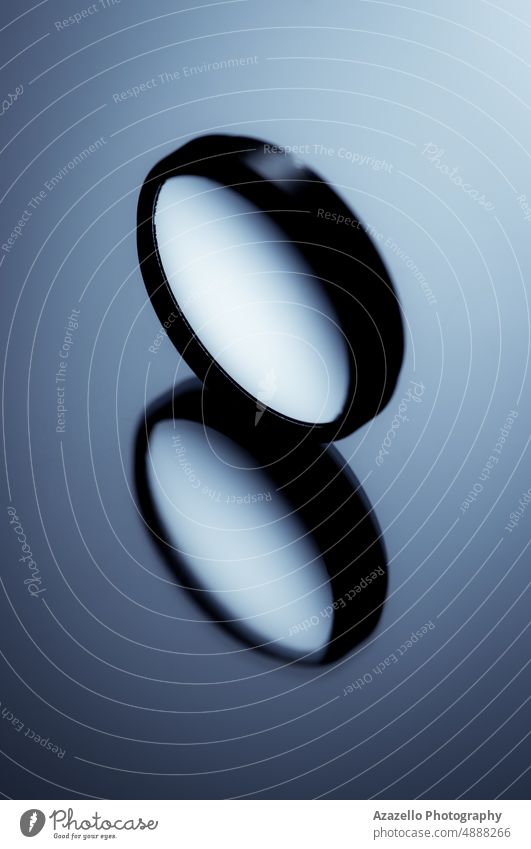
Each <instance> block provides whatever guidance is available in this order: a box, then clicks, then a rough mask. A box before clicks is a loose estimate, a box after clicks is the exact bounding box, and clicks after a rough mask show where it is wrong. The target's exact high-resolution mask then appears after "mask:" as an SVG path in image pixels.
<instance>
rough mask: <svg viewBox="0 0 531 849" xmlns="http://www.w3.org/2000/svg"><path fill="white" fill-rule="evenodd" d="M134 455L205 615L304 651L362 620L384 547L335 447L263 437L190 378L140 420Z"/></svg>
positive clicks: (153, 524) (370, 617)
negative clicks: (241, 424) (228, 414)
mask: <svg viewBox="0 0 531 849" xmlns="http://www.w3.org/2000/svg"><path fill="white" fill-rule="evenodd" d="M210 400H213V403H212V410H211V409H210V408H209V403H210ZM146 430H147V433H146ZM137 460H138V470H137V472H138V473H137V482H138V485H139V491H140V495H141V509H142V515H143V516H144V517H145V518H146V522H147V524H148V525H149V527H150V528H151V530H152V531H153V533H154V537H155V539H156V540H157V543H158V544H159V545H160V546H161V548H162V550H163V552H164V555H165V557H166V559H167V560H168V561H169V563H170V565H171V566H172V568H173V570H174V572H175V574H176V576H177V578H178V582H179V584H181V585H182V586H185V587H186V588H187V589H188V590H190V591H192V592H193V594H194V595H195V597H196V599H197V601H198V602H199V603H200V604H201V605H203V607H206V608H207V610H208V612H209V613H210V615H211V618H212V620H213V621H215V622H222V623H223V624H224V625H226V626H227V627H229V628H230V629H231V630H232V632H233V633H236V634H237V635H238V636H239V637H241V638H243V639H244V640H245V641H246V642H247V643H250V644H252V645H253V646H260V647H262V648H266V649H267V650H268V651H270V652H271V651H272V652H274V653H276V654H278V655H280V656H282V657H284V658H289V659H292V660H293V659H294V660H305V661H309V662H320V661H323V660H330V659H333V658H334V657H337V656H339V655H340V654H341V653H343V652H344V651H346V650H347V649H348V648H350V647H352V645H354V644H355V643H356V642H358V641H359V640H360V639H362V638H363V637H364V636H366V635H367V634H368V633H369V632H370V630H371V629H372V627H373V626H374V624H375V622H376V621H377V619H378V617H379V615H380V612H381V606H382V604H383V600H384V597H385V591H386V586H387V572H386V565H385V555H384V551H383V547H382V543H381V540H380V533H379V530H378V527H377V525H376V523H375V522H374V521H373V519H372V518H371V515H370V505H368V502H367V501H366V499H365V496H364V494H363V491H362V490H361V488H360V486H359V484H358V482H357V481H356V480H355V478H354V477H353V475H351V473H350V472H349V471H348V470H347V469H345V468H343V464H342V462H341V460H340V457H339V455H338V454H337V452H335V450H334V449H331V448H323V447H322V446H320V445H318V444H316V443H315V442H314V441H310V444H309V445H305V444H300V445H299V446H297V447H295V448H293V446H292V445H290V447H289V448H287V446H286V445H283V444H282V442H279V441H278V440H275V438H274V436H272V437H271V440H270V442H268V443H267V444H264V443H263V441H262V440H259V439H258V438H257V437H256V430H255V429H254V428H253V429H251V431H250V432H247V433H246V432H243V431H241V430H239V429H238V426H237V423H235V422H231V421H230V419H229V418H227V417H226V415H225V414H224V413H223V411H220V409H219V405H218V404H217V403H216V398H215V396H208V395H207V394H206V393H204V392H203V391H202V390H201V389H200V388H198V384H197V382H196V381H193V383H192V384H188V385H187V386H186V387H185V388H184V389H182V390H180V392H179V393H178V394H177V396H176V397H175V398H171V399H167V398H165V399H163V400H162V402H161V403H159V404H158V405H156V406H155V409H154V411H152V412H150V413H149V414H148V417H147V423H145V422H144V421H143V422H142V425H141V427H140V430H139V441H138V450H137ZM371 575H372V577H371Z"/></svg>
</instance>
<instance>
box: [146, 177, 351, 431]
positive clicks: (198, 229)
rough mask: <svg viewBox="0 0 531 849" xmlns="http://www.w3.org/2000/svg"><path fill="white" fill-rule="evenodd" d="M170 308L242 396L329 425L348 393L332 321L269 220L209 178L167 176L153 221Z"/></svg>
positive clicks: (342, 350)
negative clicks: (169, 292)
mask: <svg viewBox="0 0 531 849" xmlns="http://www.w3.org/2000/svg"><path fill="white" fill-rule="evenodd" d="M154 227H155V232H156V239H157V247H158V252H159V256H160V259H161V262H162V265H163V267H164V271H165V274H166V277H167V279H168V282H169V284H170V286H171V289H172V292H173V294H174V296H175V299H176V300H177V303H178V304H179V306H180V307H181V309H182V310H183V312H184V314H185V316H186V318H187V320H188V323H189V324H190V326H191V327H192V330H193V331H194V332H195V333H196V334H197V336H198V337H199V339H200V340H201V342H202V343H203V345H204V347H205V348H206V349H207V350H208V352H209V354H210V355H211V356H212V357H213V358H214V359H216V360H217V362H218V363H219V364H220V365H221V367H222V368H223V369H225V371H226V372H227V373H228V374H229V375H230V376H231V377H232V379H233V380H235V381H236V382H237V383H239V384H240V386H242V387H243V389H245V390H246V391H247V392H248V393H249V394H251V395H252V396H253V397H255V398H257V400H258V401H259V402H261V403H263V404H264V405H267V406H269V407H272V408H273V409H274V410H276V411H277V412H279V413H281V414H282V415H285V416H289V417H291V418H294V419H297V420H299V421H302V422H307V423H311V424H314V423H315V424H320V423H327V422H331V421H334V420H335V419H336V418H338V417H339V416H340V415H341V413H342V412H343V410H344V407H345V405H346V403H347V398H348V393H349V381H350V371H349V361H348V348H347V344H346V342H345V339H344V336H343V334H342V332H341V330H340V328H339V326H338V316H337V314H336V312H335V310H334V308H333V306H332V304H331V302H330V300H329V298H328V296H327V294H326V292H325V291H324V288H323V286H322V285H321V283H320V281H319V280H316V279H315V278H314V276H313V275H312V271H311V269H310V267H309V266H308V265H307V264H306V262H305V260H304V259H303V257H302V255H301V253H300V252H299V251H298V250H297V248H296V247H295V246H294V245H292V244H291V243H290V242H289V240H287V237H286V235H285V234H284V233H283V231H282V230H281V229H280V227H278V226H277V225H276V224H275V223H274V222H273V221H272V220H271V218H270V217H269V216H268V215H266V214H265V213H263V212H261V211H259V210H258V209H257V207H255V206H254V205H253V204H252V203H251V202H250V201H249V200H247V199H245V198H244V197H242V196H241V195H240V194H238V193H237V192H236V191H234V190H233V189H230V188H226V187H223V186H220V185H219V184H218V183H216V182H215V181H214V180H212V179H209V178H206V177H196V176H189V175H185V176H179V177H171V178H170V179H168V180H166V182H165V183H164V184H163V185H162V188H161V190H160V193H159V195H158V199H157V204H156V210H155V215H154Z"/></svg>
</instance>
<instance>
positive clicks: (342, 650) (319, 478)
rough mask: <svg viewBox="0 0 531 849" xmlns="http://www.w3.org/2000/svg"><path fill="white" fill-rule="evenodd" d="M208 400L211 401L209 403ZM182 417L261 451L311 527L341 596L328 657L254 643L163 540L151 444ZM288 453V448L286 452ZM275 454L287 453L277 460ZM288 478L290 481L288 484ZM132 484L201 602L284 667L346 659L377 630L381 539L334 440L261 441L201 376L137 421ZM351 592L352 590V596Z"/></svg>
mask: <svg viewBox="0 0 531 849" xmlns="http://www.w3.org/2000/svg"><path fill="white" fill-rule="evenodd" d="M209 399H210V401H211V402H212V403H209ZM180 418H184V419H189V420H193V421H197V422H200V423H206V424H207V426H208V427H212V428H214V429H216V430H218V431H219V432H221V433H223V434H224V435H226V436H228V437H229V438H230V439H233V440H235V441H236V442H238V444H240V445H241V446H242V447H243V448H244V449H246V450H247V451H249V453H250V454H251V455H252V456H254V457H256V459H257V463H258V464H262V463H263V465H264V466H267V472H268V474H269V475H270V476H271V479H272V481H273V483H274V484H275V485H276V486H278V488H279V489H281V490H282V493H283V495H284V496H285V497H286V498H287V499H288V501H289V502H290V503H291V504H292V505H293V506H294V508H295V509H297V512H298V515H299V518H300V519H301V520H302V521H303V522H304V524H305V526H306V527H307V528H308V530H309V531H310V532H311V533H312V535H313V537H314V538H315V540H316V543H317V545H318V547H319V549H320V551H321V552H322V555H323V560H324V562H325V565H326V568H327V570H328V574H329V577H330V583H331V588H332V594H333V597H334V600H335V601H336V602H337V610H335V611H334V613H333V628H332V635H331V638H330V641H329V644H328V647H327V650H326V652H325V653H324V655H319V656H318V657H317V658H316V659H314V658H312V656H311V654H310V655H308V656H307V657H305V658H303V659H302V660H296V659H293V658H289V657H288V656H286V655H285V654H284V653H283V652H282V651H281V650H280V651H279V650H275V648H274V647H271V648H269V647H268V646H267V645H266V646H257V645H256V643H255V642H253V640H252V638H251V637H250V636H249V635H247V633H246V631H245V630H244V629H241V628H238V627H237V626H236V625H233V624H232V623H231V622H230V620H229V621H226V620H225V619H224V618H223V615H222V614H221V613H220V610H219V609H218V607H217V605H216V603H215V601H213V600H212V597H211V596H210V594H209V593H208V592H207V591H204V590H202V591H198V590H197V589H196V588H195V587H194V586H193V584H191V583H190V578H189V574H188V570H187V569H186V566H185V565H184V564H183V562H182V561H181V560H180V558H179V556H178V553H177V552H176V551H175V549H174V548H173V547H172V546H171V545H170V544H169V543H168V542H166V541H165V537H166V532H165V530H164V527H163V525H162V523H161V521H160V519H159V517H158V514H157V511H156V508H155V506H154V503H153V500H152V498H151V495H150V489H149V484H148V478H147V471H148V462H149V457H148V443H149V436H150V433H151V430H152V428H153V426H154V425H155V424H156V423H157V422H160V421H163V420H166V419H169V420H175V419H180ZM284 452H287V454H286V456H284ZM275 457H277V458H278V457H281V458H282V459H281V460H275ZM286 481H292V483H291V484H289V485H286ZM135 484H136V489H137V494H138V499H139V508H140V514H141V516H142V518H143V521H144V522H145V524H146V525H147V527H148V529H149V531H150V532H151V536H152V539H153V541H154V543H155V546H156V548H157V550H158V551H159V552H160V553H161V554H162V556H163V559H164V560H165V562H166V563H167V565H168V566H169V567H170V570H171V571H172V572H173V574H174V575H175V576H176V578H177V580H178V581H179V583H180V584H181V585H182V586H183V587H185V588H186V589H187V590H188V591H189V592H190V593H191V594H192V596H193V597H194V598H195V600H196V602H197V603H198V605H199V606H200V607H201V608H202V609H203V610H204V611H206V612H207V614H208V615H209V616H210V617H211V618H213V619H214V620H215V621H216V622H219V624H220V625H221V626H222V627H225V628H227V629H228V630H229V631H230V632H231V633H232V634H233V635H234V636H235V637H237V639H238V640H240V641H243V642H244V644H246V645H248V646H250V647H252V648H255V649H257V650H260V651H266V652H267V653H268V654H271V655H274V656H275V657H276V658H277V659H278V658H279V657H282V658H283V659H284V661H285V663H286V664H287V665H290V664H291V663H297V664H299V663H303V664H313V665H315V664H319V665H321V664H325V663H331V662H334V661H336V660H338V659H339V658H340V657H343V656H344V655H345V654H347V653H348V652H349V651H350V650H352V649H353V648H355V647H356V646H357V645H359V643H360V642H362V641H363V640H364V639H366V638H367V637H368V636H369V635H370V633H371V632H372V631H373V629H374V628H375V626H376V624H377V622H378V620H379V619H380V616H381V613H382V610H383V606H384V603H385V597H386V594H387V586H388V575H387V557H386V552H385V546H384V542H383V537H382V533H381V530H380V527H379V525H378V522H377V520H376V518H375V516H374V513H373V511H372V507H371V505H370V502H369V500H368V498H367V496H366V494H365V492H364V490H363V488H362V486H361V484H360V483H359V481H358V480H357V478H356V476H355V475H354V473H353V472H352V470H351V469H350V467H349V466H348V465H347V464H345V461H344V459H343V458H342V457H341V455H340V453H339V452H338V451H337V450H336V449H335V447H334V446H330V445H328V446H323V445H320V444H319V443H317V442H316V441H315V440H310V441H309V440H305V441H304V442H303V443H301V445H300V446H299V448H296V449H293V446H292V445H288V444H286V443H285V441H284V439H282V438H280V437H279V438H278V440H277V442H276V444H272V443H271V442H268V443H267V445H264V443H263V441H262V440H261V439H260V438H259V437H258V436H257V434H256V431H255V429H254V428H253V429H245V428H244V427H242V426H240V425H236V426H235V424H234V422H233V421H232V419H230V417H229V416H228V415H227V414H226V413H224V412H223V411H222V410H220V407H219V405H218V404H217V401H216V399H215V398H213V397H212V393H210V392H208V391H207V390H204V389H202V387H201V385H200V384H199V383H198V381H196V380H195V379H193V378H192V379H191V380H189V381H186V382H185V383H184V384H183V385H182V386H181V387H179V389H178V390H177V394H176V395H174V394H173V393H171V392H168V393H165V394H164V395H163V396H161V397H160V398H159V399H157V400H156V401H155V402H153V404H151V405H150V406H149V408H148V409H147V411H146V413H145V416H144V417H143V418H142V420H141V422H140V423H139V426H138V430H137V435H136V442H135ZM312 492H314V493H319V495H318V497H313V498H309V493H312ZM331 505H334V510H331ZM323 506H325V515H324V517H323V512H322V510H323ZM356 552H358V554H357V555H356ZM359 552H361V554H360V553H359ZM378 567H381V569H382V571H383V573H382V574H379V575H378V576H377V578H376V579H375V580H373V581H372V582H371V583H370V584H368V585H367V587H365V588H364V589H362V591H361V592H355V593H354V594H353V589H354V588H355V587H357V586H359V584H360V581H362V579H365V578H367V576H368V575H369V574H370V573H371V572H372V571H374V570H376V569H377V568H378ZM348 594H351V596H352V597H351V598H350V599H349V598H348ZM341 599H343V600H344V602H345V604H344V606H343V604H342V603H340V600H341ZM293 624H294V625H296V624H298V623H293ZM316 654H319V653H318V652H316Z"/></svg>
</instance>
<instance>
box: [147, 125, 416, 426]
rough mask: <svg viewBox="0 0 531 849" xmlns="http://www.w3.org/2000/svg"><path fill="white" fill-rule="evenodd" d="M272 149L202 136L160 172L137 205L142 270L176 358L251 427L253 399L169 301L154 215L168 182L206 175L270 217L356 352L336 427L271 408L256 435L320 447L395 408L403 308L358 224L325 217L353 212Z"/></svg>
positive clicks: (233, 138) (291, 160)
mask: <svg viewBox="0 0 531 849" xmlns="http://www.w3.org/2000/svg"><path fill="white" fill-rule="evenodd" d="M268 147H271V146H268V145H267V143H265V142H263V141H260V140H258V139H253V138H247V137H242V136H228V135H208V136H200V137H198V138H196V139H194V140H192V141H190V142H188V143H187V144H185V145H184V146H183V147H181V148H179V149H178V150H177V151H175V152H174V153H172V154H170V155H169V156H167V157H165V158H164V159H162V160H161V161H160V162H159V163H158V164H157V165H155V167H154V168H153V169H152V170H151V171H150V172H149V174H148V175H147V177H146V179H145V181H144V184H143V186H142V189H141V191H140V196H139V200H138V211H137V246H138V255H139V260H140V267H141V269H142V275H143V278H144V282H145V285H146V289H147V291H148V294H149V297H150V299H151V302H152V304H153V306H154V308H155V311H156V313H157V316H158V318H159V320H160V322H161V323H162V324H163V325H164V323H165V322H167V320H168V318H169V317H170V316H171V315H172V313H174V314H175V315H176V316H177V319H176V320H175V321H173V323H172V324H171V325H169V326H168V327H167V332H168V335H169V336H170V339H171V340H172V342H173V344H174V345H175V347H176V348H177V350H178V351H179V352H180V353H181V354H182V356H183V357H184V359H185V360H186V362H187V363H188V365H189V366H190V367H191V369H192V370H193V371H194V372H195V374H196V375H197V376H198V377H199V378H200V379H201V380H203V381H205V383H206V385H207V386H208V388H209V389H210V390H211V391H214V392H218V393H219V394H221V395H222V397H223V399H224V400H223V403H227V404H231V405H232V406H233V407H235V408H236V410H237V411H238V415H241V416H243V417H244V418H245V419H246V421H249V422H250V421H251V420H254V418H255V413H256V409H257V407H256V405H257V400H256V398H254V397H253V396H252V395H250V394H249V393H247V392H246V390H244V389H243V388H242V387H241V386H239V384H237V383H236V382H235V381H234V380H233V379H232V378H231V376H230V375H229V374H227V372H225V371H224V369H222V368H221V367H220V366H219V365H218V363H217V362H216V361H215V360H213V359H212V357H211V355H210V354H209V353H208V351H207V350H206V348H205V347H204V346H203V344H202V343H201V341H200V340H199V339H198V338H197V336H196V335H195V333H194V332H193V330H192V329H191V327H190V325H189V324H188V322H187V320H186V316H185V314H184V312H183V311H182V310H181V309H180V307H179V305H178V303H177V302H176V300H175V298H174V296H173V293H172V291H171V287H170V286H169V284H168V281H167V279H166V277H165V274H164V269H163V267H162V263H161V261H160V258H159V255H158V251H157V243H156V236H155V230H154V220H153V216H154V212H155V205H156V201H157V196H158V193H159V191H160V188H161V186H162V184H163V183H164V181H165V180H166V179H168V178H169V177H172V176H176V175H183V174H188V175H195V176H204V177H210V178H211V179H213V180H216V181H217V182H218V183H220V184H223V185H225V186H230V187H231V188H233V189H234V190H235V191H237V192H239V193H240V194H241V195H242V196H244V197H245V198H247V199H248V200H250V201H251V202H252V203H254V204H255V206H257V207H258V208H259V209H261V210H263V211H266V212H267V213H268V214H269V215H270V216H271V218H272V219H273V220H274V221H275V223H276V224H277V225H278V226H279V227H280V228H282V230H283V231H284V232H285V233H286V235H287V237H288V238H289V239H290V240H291V241H292V242H293V243H294V244H296V245H297V246H298V248H299V250H300V251H301V253H302V254H303V256H304V259H305V260H306V262H307V263H308V264H309V266H310V268H312V270H313V273H314V274H315V275H316V276H317V277H318V278H319V279H320V280H321V281H322V283H323V285H324V286H325V288H326V291H327V293H328V296H329V297H330V299H331V301H332V302H333V304H334V307H335V309H336V311H337V314H338V316H339V317H340V320H341V322H342V329H343V332H344V334H345V336H346V339H347V342H348V344H349V345H350V346H352V350H351V374H350V393H349V398H350V401H349V405H348V408H347V409H346V410H345V411H344V413H343V414H342V415H341V416H340V417H339V418H338V419H337V420H336V421H334V422H330V423H324V424H317V425H312V424H307V423H304V422H300V421H297V420H295V419H292V418H288V417H286V416H283V415H282V414H281V413H278V412H277V411H275V410H273V409H271V408H270V407H266V408H265V410H264V412H263V415H262V418H261V420H260V427H261V428H267V427H268V425H272V426H274V425H275V424H278V423H280V422H282V423H283V426H284V427H285V428H290V429H292V430H293V431H294V433H295V434H297V433H298V434H299V435H300V432H301V429H302V430H304V431H312V430H313V431H315V434H316V437H317V438H318V439H319V440H320V441H332V440H334V439H340V438H342V437H344V436H346V435H348V434H349V433H351V432H352V431H353V430H355V429H356V428H358V427H360V426H361V425H363V424H365V423H366V422H367V421H369V420H370V419H371V418H373V416H375V415H376V414H377V413H378V412H380V411H381V410H382V409H383V407H384V406H385V405H386V404H387V402H388V401H389V399H390V397H391V395H392V393H393V390H394V388H395V386H396V382H397V379H398V374H399V372H400V368H401V365H402V360H403V354H404V333H403V324H402V316H401V311H400V305H399V303H398V300H397V296H396V293H395V290H394V288H393V285H392V283H391V280H390V277H389V275H388V273H387V270H386V268H385V266H384V264H383V262H382V260H381V258H380V256H379V253H378V251H377V249H376V248H375V246H374V245H373V243H372V241H371V239H370V237H369V236H368V234H367V233H366V231H365V229H364V228H363V226H362V225H361V223H360V226H359V227H358V228H353V227H349V226H345V225H344V224H336V223H334V220H333V218H331V217H330V218H325V217H324V215H325V213H331V215H332V216H336V217H337V216H339V215H343V216H344V217H345V218H351V219H353V218H355V215H354V213H353V212H352V210H350V209H348V207H347V206H346V205H345V204H344V203H343V201H342V200H341V199H340V198H339V197H338V195H337V194H336V193H335V191H334V190H333V189H332V188H331V187H330V186H329V185H328V184H327V183H326V182H324V181H323V180H322V179H321V178H320V177H319V176H318V175H317V174H315V172H313V171H312V170H310V169H309V168H307V167H305V166H301V165H300V164H299V163H298V162H297V160H296V159H295V158H294V157H292V156H291V155H289V154H284V153H278V152H277V153H274V152H266V151H267V148H268ZM321 210H324V212H321ZM295 438H296V436H295Z"/></svg>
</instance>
